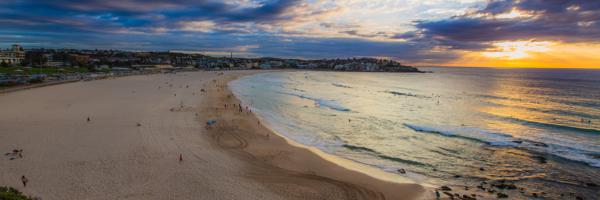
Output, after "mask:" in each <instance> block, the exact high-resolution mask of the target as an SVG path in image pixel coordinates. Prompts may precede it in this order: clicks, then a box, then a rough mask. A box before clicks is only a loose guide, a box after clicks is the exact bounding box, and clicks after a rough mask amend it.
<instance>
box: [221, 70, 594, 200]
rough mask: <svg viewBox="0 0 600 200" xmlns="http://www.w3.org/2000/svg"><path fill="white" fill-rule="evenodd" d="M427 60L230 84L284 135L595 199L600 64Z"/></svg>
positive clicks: (440, 179)
mask: <svg viewBox="0 0 600 200" xmlns="http://www.w3.org/2000/svg"><path fill="white" fill-rule="evenodd" d="M424 70H431V71H434V73H425V74H413V73H348V72H317V71H298V72H276V73H266V74H258V75H254V76H248V77H243V78H241V79H239V80H236V81H234V82H232V83H230V86H231V88H232V90H233V91H234V93H235V94H236V96H238V97H239V98H240V99H241V100H242V101H243V102H244V103H245V104H247V105H250V106H251V107H252V108H253V110H255V112H256V113H257V114H258V115H260V116H261V118H263V119H264V120H266V122H267V123H268V124H269V126H271V128H272V129H274V130H275V131H277V132H279V133H280V134H283V135H285V136H286V137H288V138H290V139H293V140H295V141H297V142H299V143H302V144H305V145H310V146H315V147H317V148H319V149H321V150H323V151H325V152H327V153H330V154H334V155H338V156H341V157H344V158H348V159H351V160H354V161H356V162H360V163H363V164H367V165H371V166H373V167H377V168H381V169H383V170H386V171H389V172H392V173H398V174H400V173H399V172H398V169H405V170H406V171H407V173H406V174H400V175H402V176H407V177H409V178H412V179H414V180H415V181H417V182H421V183H430V184H434V185H448V186H451V188H455V189H454V190H453V193H459V194H473V193H475V194H477V195H479V197H483V198H487V197H490V198H491V197H493V194H494V193H489V192H486V191H483V190H481V189H477V188H475V186H477V185H481V184H482V182H484V181H485V182H486V184H489V183H497V182H500V181H502V180H504V181H507V182H509V183H511V184H513V183H514V184H515V185H516V186H517V187H518V189H516V190H502V189H498V188H496V190H497V191H501V192H503V193H506V194H509V196H510V197H511V198H517V199H523V198H533V193H536V195H538V196H541V197H545V198H548V199H556V198H567V197H570V196H573V197H574V196H576V195H579V196H582V197H585V198H586V199H598V196H600V192H598V191H600V188H598V187H597V186H596V185H600V181H599V180H600V70H565V69H483V68H424ZM465 186H467V188H468V190H465V189H464V187H465ZM458 188H460V189H458ZM492 188H493V187H492ZM521 188H522V189H521ZM571 193H572V194H571ZM561 195H563V196H561Z"/></svg>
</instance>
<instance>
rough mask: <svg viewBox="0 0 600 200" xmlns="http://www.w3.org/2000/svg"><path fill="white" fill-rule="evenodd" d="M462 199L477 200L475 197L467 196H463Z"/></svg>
mask: <svg viewBox="0 0 600 200" xmlns="http://www.w3.org/2000/svg"><path fill="white" fill-rule="evenodd" d="M462 199H464V200H476V198H473V197H470V196H467V195H466V194H463V195H462Z"/></svg>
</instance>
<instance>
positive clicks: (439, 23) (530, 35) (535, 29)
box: [413, 0, 600, 49]
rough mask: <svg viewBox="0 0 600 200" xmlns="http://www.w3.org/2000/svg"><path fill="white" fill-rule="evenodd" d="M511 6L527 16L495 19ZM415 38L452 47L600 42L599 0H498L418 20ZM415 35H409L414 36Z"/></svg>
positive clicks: (511, 8) (508, 10)
mask: <svg viewBox="0 0 600 200" xmlns="http://www.w3.org/2000/svg"><path fill="white" fill-rule="evenodd" d="M513 9H517V10H519V11H520V12H523V13H527V14H529V15H531V16H530V17H524V18H497V17H494V16H495V15H498V14H502V13H509V12H511V11H512V10H513ZM415 26H416V27H417V29H418V30H419V32H420V34H421V35H419V36H418V37H421V38H427V39H431V40H436V41H438V42H441V43H443V44H445V45H448V46H452V47H454V48H467V49H469V48H473V47H475V48H477V45H476V43H480V44H481V47H485V46H486V43H489V42H493V41H501V40H533V39H538V40H558V41H564V42H599V41H600V1H596V0H519V1H517V0H501V1H491V2H489V3H488V5H487V6H486V7H485V8H483V9H481V10H479V11H477V12H473V13H469V14H466V15H462V16H455V17H452V18H449V19H443V20H436V21H418V22H416V25H415ZM416 37H417V36H415V37H413V39H414V38H416Z"/></svg>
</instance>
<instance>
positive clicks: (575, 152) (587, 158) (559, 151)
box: [404, 123, 600, 168]
mask: <svg viewBox="0 0 600 200" xmlns="http://www.w3.org/2000/svg"><path fill="white" fill-rule="evenodd" d="M404 126H405V127H407V128H410V129H412V130H414V131H417V132H422V133H433V134H439V135H443V136H447V137H457V138H463V139H468V140H473V141H479V142H482V143H485V144H488V145H491V146H500V147H515V148H521V149H525V150H529V151H532V152H536V153H542V154H549V155H553V156H558V157H561V158H564V159H568V160H572V161H578V162H583V163H586V164H588V165H590V166H593V167H599V168H600V157H599V156H598V155H599V154H600V152H592V151H588V150H584V149H589V148H586V147H581V146H572V145H571V146H569V145H567V144H550V143H543V142H538V141H533V140H527V139H521V138H515V137H512V136H511V135H508V134H504V133H495V132H492V131H487V130H483V129H479V128H473V127H465V126H445V125H427V126H426V125H415V124H407V123H405V124H404Z"/></svg>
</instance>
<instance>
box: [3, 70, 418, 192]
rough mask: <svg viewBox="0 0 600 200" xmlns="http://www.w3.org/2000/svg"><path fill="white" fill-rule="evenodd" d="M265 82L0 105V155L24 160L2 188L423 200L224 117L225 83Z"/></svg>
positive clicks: (134, 89)
mask: <svg viewBox="0 0 600 200" xmlns="http://www.w3.org/2000/svg"><path fill="white" fill-rule="evenodd" d="M263 72H266V71H230V72H205V71H198V72H183V73H177V74H148V75H139V76H126V77H118V78H111V79H104V80H97V81H78V82H73V83H69V84H58V85H53V86H51V87H40V88H35V89H29V90H19V91H17V92H9V93H3V94H2V95H1V96H2V98H0V105H4V106H3V112H1V113H0V130H1V131H0V151H1V152H3V153H6V152H9V151H12V150H13V149H22V150H23V151H22V152H23V155H22V157H21V156H18V157H15V156H14V155H11V154H4V155H3V156H2V157H1V159H0V166H2V167H1V168H0V186H9V187H14V188H15V189H18V190H19V191H21V192H23V193H24V194H26V195H28V196H29V195H30V196H34V197H40V198H43V199H49V200H53V199H140V200H142V199H143V200H148V199H157V200H158V199H256V200H259V199H260V200H275V199H294V200H295V199H298V200H300V199H417V198H422V196H423V191H424V188H423V186H421V185H418V184H413V183H396V182H390V181H384V180H380V179H377V178H373V177H372V176H370V175H366V174H365V173H362V172H357V171H353V170H351V169H347V168H345V167H343V166H340V165H338V164H336V163H334V162H332V160H328V159H327V158H326V156H325V157H321V156H319V155H318V154H316V153H315V152H312V151H310V150H309V149H306V148H301V147H298V146H293V143H292V142H289V141H287V140H286V139H285V138H284V137H280V136H278V135H276V133H272V132H270V130H269V129H268V128H265V127H264V126H262V125H260V126H259V125H258V118H256V116H255V115H253V114H250V113H237V112H235V111H234V110H233V109H231V110H227V111H224V110H223V108H222V106H223V104H224V102H229V103H231V104H233V103H234V102H235V103H236V104H237V103H239V100H237V99H236V98H235V97H234V96H233V94H232V93H231V91H230V90H229V89H228V88H227V83H228V82H229V81H230V80H233V79H235V78H237V77H241V76H245V75H251V74H256V73H263ZM219 74H224V75H223V76H219ZM216 85H218V86H219V87H217V86H216ZM107 94H110V95H107ZM86 118H90V120H87V121H86ZM208 119H217V120H218V122H217V124H216V126H215V128H213V129H210V130H207V129H205V127H204V123H205V122H206V121H207V120H208ZM267 135H269V136H267ZM21 176H25V177H27V179H28V180H29V183H28V184H27V187H24V186H23V185H22V184H21V179H20V178H21Z"/></svg>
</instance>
